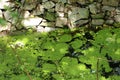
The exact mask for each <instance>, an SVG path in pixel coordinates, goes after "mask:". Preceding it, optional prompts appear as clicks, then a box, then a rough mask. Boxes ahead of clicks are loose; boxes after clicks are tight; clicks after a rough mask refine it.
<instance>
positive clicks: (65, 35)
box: [58, 34, 72, 42]
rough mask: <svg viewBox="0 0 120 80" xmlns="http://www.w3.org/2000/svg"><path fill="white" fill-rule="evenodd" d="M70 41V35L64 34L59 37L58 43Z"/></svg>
mask: <svg viewBox="0 0 120 80" xmlns="http://www.w3.org/2000/svg"><path fill="white" fill-rule="evenodd" d="M71 40H72V36H71V35H70V34H64V35H61V36H59V40H58V41H59V42H69V41H71Z"/></svg>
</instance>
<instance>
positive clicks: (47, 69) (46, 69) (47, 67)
mask: <svg viewBox="0 0 120 80" xmlns="http://www.w3.org/2000/svg"><path fill="white" fill-rule="evenodd" d="M42 70H43V72H45V73H49V72H53V71H56V66H55V65H54V64H49V63H45V64H43V68H42Z"/></svg>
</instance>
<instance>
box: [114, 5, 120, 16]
mask: <svg viewBox="0 0 120 80" xmlns="http://www.w3.org/2000/svg"><path fill="white" fill-rule="evenodd" d="M115 11H116V14H117V15H119V14H120V7H118V8H116V10H115Z"/></svg>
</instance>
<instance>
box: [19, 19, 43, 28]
mask: <svg viewBox="0 0 120 80" xmlns="http://www.w3.org/2000/svg"><path fill="white" fill-rule="evenodd" d="M41 21H42V18H39V17H35V18H28V19H24V20H23V21H22V22H21V23H22V25H23V26H25V27H29V26H30V27H32V26H37V25H39V24H40V22H41Z"/></svg>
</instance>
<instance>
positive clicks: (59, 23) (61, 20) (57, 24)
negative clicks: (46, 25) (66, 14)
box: [56, 18, 67, 27]
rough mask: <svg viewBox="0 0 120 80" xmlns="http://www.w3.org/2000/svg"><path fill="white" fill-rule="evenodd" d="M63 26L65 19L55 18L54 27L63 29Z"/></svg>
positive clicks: (65, 23)
mask: <svg viewBox="0 0 120 80" xmlns="http://www.w3.org/2000/svg"><path fill="white" fill-rule="evenodd" d="M64 25H67V18H57V19H56V26H58V27H63V26H64Z"/></svg>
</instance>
